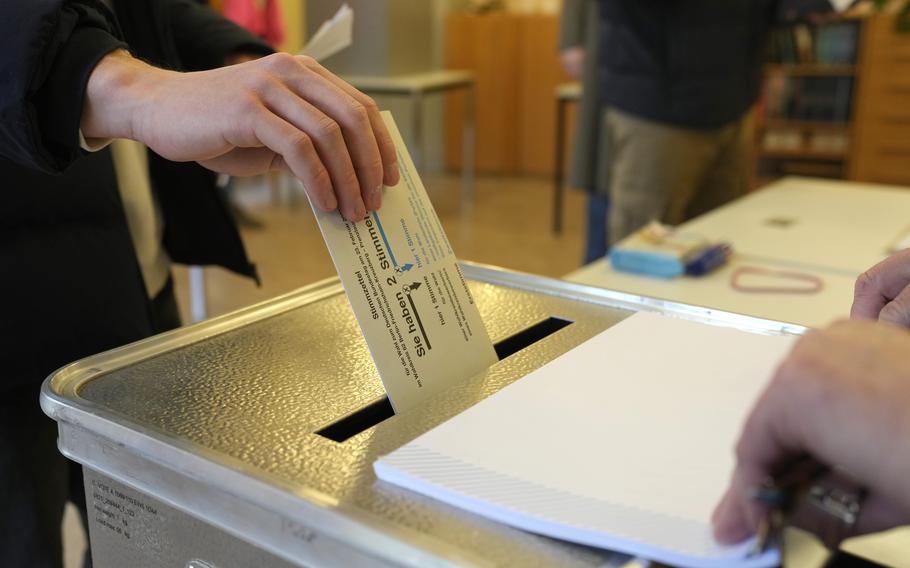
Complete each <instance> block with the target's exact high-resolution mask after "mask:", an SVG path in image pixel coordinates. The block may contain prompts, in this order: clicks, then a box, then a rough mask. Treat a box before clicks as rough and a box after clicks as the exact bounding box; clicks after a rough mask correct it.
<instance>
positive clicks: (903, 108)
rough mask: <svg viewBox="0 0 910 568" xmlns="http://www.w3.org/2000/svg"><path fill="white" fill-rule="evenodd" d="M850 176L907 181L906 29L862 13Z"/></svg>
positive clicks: (909, 80)
mask: <svg viewBox="0 0 910 568" xmlns="http://www.w3.org/2000/svg"><path fill="white" fill-rule="evenodd" d="M854 104H855V105H856V108H855V110H854V122H853V145H852V153H851V159H850V173H849V177H850V179H854V180H857V181H870V182H879V183H892V184H900V185H910V33H898V32H896V31H895V29H894V17H893V16H886V15H878V16H874V17H872V18H870V19H868V20H867V21H866V23H865V26H864V31H863V44H862V50H861V57H860V75H859V86H858V91H857V96H856V98H855V99H854Z"/></svg>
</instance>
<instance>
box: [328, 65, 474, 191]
mask: <svg viewBox="0 0 910 568" xmlns="http://www.w3.org/2000/svg"><path fill="white" fill-rule="evenodd" d="M343 78H344V80H345V81H347V82H348V83H350V84H351V85H353V86H354V87H356V88H357V89H358V90H360V91H363V92H364V93H366V94H368V95H390V96H407V97H409V98H410V101H411V108H412V117H413V122H412V128H413V131H414V147H413V148H411V153H412V155H413V156H414V163H415V164H416V165H417V167H418V168H421V167H422V165H423V108H424V105H423V99H424V97H425V96H426V95H428V94H433V93H440V92H445V91H451V90H456V89H464V91H465V104H464V130H463V134H462V145H463V156H462V166H461V167H462V170H461V171H462V181H463V185H462V201H463V203H467V202H470V201H471V199H472V198H473V194H474V151H475V141H474V73H473V72H472V71H464V70H456V69H441V70H438V71H429V72H426V73H412V74H407V75H395V76H379V75H377V76H371V75H346V76H344V77H343Z"/></svg>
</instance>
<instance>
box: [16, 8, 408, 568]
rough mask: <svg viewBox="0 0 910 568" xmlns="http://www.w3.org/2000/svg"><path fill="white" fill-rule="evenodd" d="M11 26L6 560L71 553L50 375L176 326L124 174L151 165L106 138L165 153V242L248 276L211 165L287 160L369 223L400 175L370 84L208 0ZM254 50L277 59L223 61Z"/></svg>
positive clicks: (228, 168) (158, 197) (47, 15)
mask: <svg viewBox="0 0 910 568" xmlns="http://www.w3.org/2000/svg"><path fill="white" fill-rule="evenodd" d="M0 26H2V34H0V77H2V78H3V79H2V88H0V177H2V180H3V181H2V182H0V186H2V188H3V190H2V198H0V199H2V205H0V265H2V266H3V267H4V269H3V271H2V277H0V294H2V297H3V298H4V299H5V300H6V305H5V306H4V308H3V315H2V317H0V340H2V345H3V347H2V349H0V368H2V369H3V371H2V373H3V374H2V383H0V389H2V390H0V487H2V493H0V519H2V520H0V539H2V542H0V564H2V565H3V566H10V567H18V566H23V567H29V568H43V567H58V566H60V565H61V546H60V520H61V516H62V511H63V505H64V502H65V499H66V497H67V491H66V478H67V464H66V462H65V460H64V459H63V458H62V456H60V455H59V453H58V452H57V451H56V448H55V443H54V442H55V425H54V423H53V422H52V421H51V420H49V419H48V418H46V417H44V416H43V415H42V414H41V411H40V409H39V407H38V390H39V386H40V383H41V381H42V380H43V379H44V378H45V377H46V376H47V375H48V374H49V373H51V372H52V371H53V370H54V369H56V368H58V367H60V366H61V365H64V364H66V363H68V362H71V361H74V360H76V359H79V358H82V357H85V356H88V355H90V354H93V353H97V352H100V351H104V350H106V349H110V348H113V347H116V346H119V345H123V344H125V343H129V342H131V341H136V340H138V339H142V338H144V337H147V336H149V335H150V334H152V333H154V332H156V331H160V330H162V329H166V328H168V327H171V326H173V325H175V324H176V323H178V322H177V318H176V308H175V304H174V302H173V295H172V291H171V289H170V287H169V286H168V285H167V284H165V285H164V286H163V287H161V288H160V289H157V290H152V289H151V286H150V285H149V283H148V280H147V279H146V278H145V277H146V274H145V273H144V270H143V266H140V264H141V263H140V262H139V259H138V256H137V246H136V245H137V243H136V242H134V237H133V235H134V234H135V232H134V231H133V228H134V227H133V226H132V225H133V223H132V222H128V218H127V216H128V212H127V210H128V209H129V208H130V203H129V200H128V199H126V198H125V195H126V193H125V192H124V189H123V187H122V186H123V185H124V182H125V181H134V180H135V178H136V176H121V175H120V174H121V167H120V165H121V164H120V162H121V161H122V160H120V159H119V158H120V157H121V156H120V155H119V154H118V147H117V143H116V142H115V144H114V145H113V149H111V148H110V147H108V148H104V146H105V143H106V141H107V140H108V139H113V138H129V139H132V140H137V141H139V142H142V143H144V144H145V145H147V146H148V147H150V148H151V150H153V153H150V154H149V157H148V170H149V172H150V173H151V178H152V182H153V183H152V189H153V191H154V202H155V203H157V205H156V207H158V208H159V209H158V210H159V211H160V215H161V220H162V221H163V223H161V225H162V226H163V233H162V234H160V235H157V238H158V241H157V242H153V243H152V244H153V245H158V246H160V247H161V248H163V249H164V250H165V251H166V253H167V256H168V258H170V259H171V260H173V261H175V262H183V263H192V264H203V265H207V264H216V265H221V266H224V267H226V268H228V269H232V270H234V271H237V272H240V273H242V274H245V275H248V276H255V270H254V268H253V266H252V264H251V263H250V262H249V260H248V259H247V257H246V254H245V252H244V250H243V246H242V243H241V241H240V238H239V235H238V233H237V230H236V227H235V226H234V224H233V221H232V219H231V218H230V216H229V214H228V213H227V209H226V208H225V204H224V203H223V202H222V201H221V200H220V199H219V197H218V193H217V192H216V190H215V187H214V174H213V173H212V171H210V170H213V171H218V172H224V173H229V174H235V175H248V174H254V173H261V172H264V171H267V170H269V169H275V168H283V169H288V170H290V171H292V172H293V173H294V175H296V176H297V177H299V178H300V179H302V180H303V181H304V183H305V184H306V187H307V190H308V192H309V193H310V195H311V196H312V197H313V201H314V203H315V204H317V205H318V206H319V207H322V208H324V209H326V210H332V209H335V208H339V209H340V210H341V212H342V213H343V214H344V215H345V217H347V218H348V219H352V220H355V219H359V218H362V217H363V216H364V215H365V212H366V210H367V209H376V208H378V207H379V206H380V201H381V193H380V192H379V191H378V189H379V188H380V187H381V186H382V185H383V184H385V185H394V184H395V183H397V180H398V172H397V166H396V164H395V153H394V148H393V146H392V144H391V140H390V138H389V136H388V133H387V132H386V130H385V128H384V127H383V126H382V122H381V119H380V117H379V115H378V112H377V109H376V106H375V104H374V103H373V102H372V101H371V100H370V99H368V98H367V97H366V96H364V95H363V94H361V93H359V92H357V91H356V90H355V89H353V88H352V87H350V86H349V85H347V84H345V83H343V82H342V81H341V80H339V79H338V78H336V77H334V76H332V75H331V74H329V73H328V72H327V71H326V70H325V69H323V68H321V67H320V66H318V65H317V64H316V63H314V62H313V61H312V60H309V59H307V58H299V57H293V56H290V55H286V54H276V55H268V54H269V53H271V49H269V48H268V47H267V46H265V45H263V44H262V43H261V42H260V41H259V40H257V39H256V38H254V37H252V36H250V35H249V34H248V33H246V32H245V31H243V30H241V29H240V28H238V27H237V26H234V25H233V24H230V23H228V22H227V21H226V20H224V19H223V18H221V17H220V16H218V15H217V14H215V13H214V12H212V11H210V10H208V9H207V8H205V7H203V6H200V5H199V4H197V3H196V2H194V1H193V0H113V1H112V2H108V3H104V2H101V1H99V0H3V2H2V3H0ZM241 54H247V55H250V56H256V57H258V56H266V57H264V58H262V59H258V60H256V61H250V62H246V63H242V64H238V65H234V66H230V67H225V68H220V69H219V67H221V66H222V65H224V64H225V63H226V62H229V61H230V59H231V57H232V56H236V55H241ZM88 148H90V149H96V150H97V149H98V148H102V149H101V150H99V151H96V152H92V153H89V152H87V151H86V149H88ZM134 149H135V148H134ZM134 157H135V156H134ZM197 161H198V162H200V163H201V164H203V165H205V166H206V167H207V168H209V169H208V170H204V169H202V168H200V167H198V166H195V165H194V164H193V162H197ZM115 162H116V163H115ZM115 166H116V167H115ZM156 288H157V285H156Z"/></svg>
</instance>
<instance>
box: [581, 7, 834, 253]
mask: <svg viewBox="0 0 910 568" xmlns="http://www.w3.org/2000/svg"><path fill="white" fill-rule="evenodd" d="M830 10H831V5H830V3H829V2H828V0H728V1H724V2H717V1H715V0H687V1H685V2H667V1H666V0H635V1H634V2H633V1H630V0H600V29H599V30H598V32H599V37H600V42H601V44H600V49H599V50H598V54H599V57H598V64H599V69H598V72H599V80H600V85H599V88H600V93H601V101H602V102H603V104H604V105H605V107H606V110H605V112H604V115H603V117H602V118H601V120H602V122H603V127H602V129H601V131H600V133H601V134H600V140H599V144H601V145H603V146H605V150H604V153H605V154H606V155H607V157H608V163H607V164H605V166H606V174H605V176H606V177H607V178H608V180H609V181H608V185H609V200H610V213H609V216H610V218H609V223H608V226H609V231H610V239H609V240H610V244H613V243H615V242H616V241H618V240H620V239H622V238H623V237H625V236H626V235H628V234H630V233H631V232H633V231H635V230H637V229H638V228H640V227H641V226H643V225H645V224H647V223H648V222H650V221H652V220H660V221H663V222H666V223H669V224H678V223H681V222H683V221H685V220H686V219H690V218H692V217H695V216H697V215H700V214H702V213H705V212H707V211H709V210H711V209H713V208H715V207H718V206H720V205H723V204H724V203H726V202H728V201H730V200H732V199H735V198H736V197H739V196H740V195H742V194H744V193H745V191H746V189H747V186H748V170H749V168H748V164H749V160H750V143H751V136H752V134H751V132H752V130H751V122H750V114H751V112H750V111H751V108H752V107H753V105H754V104H755V102H756V100H757V98H758V94H759V89H760V87H761V80H762V63H763V61H764V55H765V45H766V41H767V39H768V34H769V32H770V29H771V25H772V24H774V23H777V22H783V21H788V20H796V19H799V18H802V17H803V16H806V15H809V14H812V13H818V12H823V11H830Z"/></svg>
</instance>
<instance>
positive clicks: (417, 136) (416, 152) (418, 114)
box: [411, 91, 424, 171]
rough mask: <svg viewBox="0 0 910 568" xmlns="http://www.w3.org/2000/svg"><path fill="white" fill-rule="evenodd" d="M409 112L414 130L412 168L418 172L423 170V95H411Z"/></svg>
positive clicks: (418, 93)
mask: <svg viewBox="0 0 910 568" xmlns="http://www.w3.org/2000/svg"><path fill="white" fill-rule="evenodd" d="M411 112H413V113H414V116H413V117H412V119H411V124H412V126H413V128H414V132H413V136H414V147H413V148H412V149H411V154H413V156H414V166H415V167H416V168H417V170H418V171H421V170H423V165H424V164H423V93H422V92H421V91H414V93H413V94H412V95H411Z"/></svg>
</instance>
